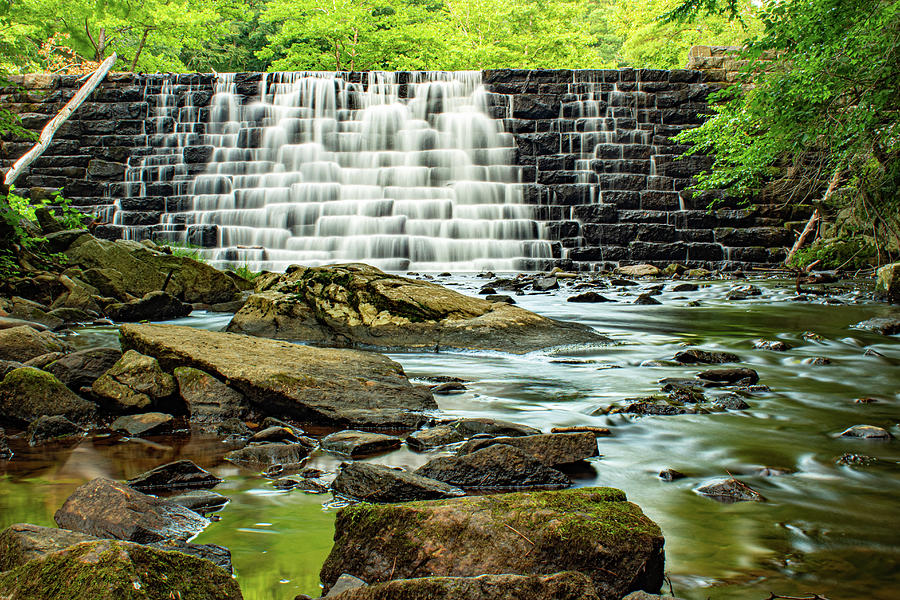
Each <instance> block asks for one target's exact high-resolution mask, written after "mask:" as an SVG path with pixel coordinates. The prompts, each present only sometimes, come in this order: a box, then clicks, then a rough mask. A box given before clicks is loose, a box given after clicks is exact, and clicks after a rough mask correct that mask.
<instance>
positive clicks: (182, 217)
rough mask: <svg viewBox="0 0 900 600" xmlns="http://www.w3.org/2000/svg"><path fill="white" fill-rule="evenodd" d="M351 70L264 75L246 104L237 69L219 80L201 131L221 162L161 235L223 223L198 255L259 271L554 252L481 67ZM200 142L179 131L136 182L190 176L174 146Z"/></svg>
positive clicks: (518, 265) (440, 266) (503, 259)
mask: <svg viewBox="0 0 900 600" xmlns="http://www.w3.org/2000/svg"><path fill="white" fill-rule="evenodd" d="M345 76H347V74H346V73H327V72H297V73H275V74H269V75H266V76H264V77H265V79H264V80H263V84H262V89H261V94H260V96H259V97H258V98H257V99H256V101H253V102H242V100H243V98H242V96H241V95H240V94H238V92H237V89H236V87H237V86H236V84H235V80H234V76H233V75H230V74H223V75H220V76H219V78H218V80H217V83H216V93H215V96H214V97H213V99H212V102H211V106H210V113H209V122H208V123H207V124H205V132H206V133H205V135H204V136H202V137H203V142H202V143H205V144H207V145H212V146H213V147H214V151H213V154H212V157H211V159H210V161H209V164H208V165H207V166H206V171H205V173H202V174H200V175H197V176H196V177H194V178H193V179H192V183H190V184H189V187H188V189H186V190H185V192H187V194H186V198H185V200H184V201H183V204H184V205H185V206H184V207H183V210H180V211H177V212H171V209H170V212H167V213H166V214H164V215H163V217H162V225H161V226H156V227H155V228H154V229H155V233H156V234H157V235H160V236H161V237H168V238H173V239H176V240H183V239H185V231H186V229H188V228H190V226H192V225H217V226H218V230H219V243H218V247H217V248H211V249H204V250H203V251H202V253H203V254H204V255H205V256H206V258H207V259H209V260H210V262H211V263H212V264H215V265H220V266H221V265H223V264H227V263H230V264H246V265H248V266H249V267H250V268H252V269H269V270H283V269H284V268H285V267H286V266H287V265H289V264H303V265H313V266H314V265H319V264H328V263H334V262H347V261H364V262H367V263H370V264H374V265H376V266H379V267H381V268H383V269H387V270H407V269H414V270H436V271H439V270H479V269H494V270H530V269H534V268H536V267H537V266H538V265H539V263H540V261H539V260H536V259H546V258H550V256H551V251H550V242H548V241H542V240H541V239H540V238H541V227H540V225H539V224H538V223H537V222H536V221H535V220H534V219H533V212H534V207H533V206H530V205H526V204H525V203H524V202H523V197H522V189H521V185H520V183H521V182H520V168H519V167H516V166H514V157H515V152H516V149H515V142H514V140H513V138H512V136H511V135H510V134H508V133H504V132H503V131H502V125H501V123H500V121H498V120H495V119H492V118H491V117H490V116H489V115H488V111H487V109H488V106H487V103H486V97H485V93H484V90H483V88H482V86H481V73H480V72H477V71H475V72H456V73H450V72H419V73H412V74H411V80H410V81H409V83H408V84H406V83H404V84H401V83H400V82H399V81H398V80H397V74H396V73H388V72H371V73H368V74H367V77H368V79H367V81H366V82H365V83H349V82H347V81H346V80H345V79H344V77H345ZM407 86H408V88H407ZM404 89H408V92H407V93H403V92H404ZM401 95H402V96H403V97H401ZM164 102H167V101H164ZM167 106H168V105H166V108H167ZM173 106H174V103H173ZM168 112H169V111H168V110H166V109H164V110H163V111H161V114H164V116H167V117H168V116H169V115H168ZM181 116H183V117H188V119H189V118H190V117H191V116H192V115H181ZM201 126H202V125H201ZM179 129H181V128H179ZM184 129H185V130H188V131H190V132H193V131H194V129H193V128H192V127H185V128H184ZM190 135H193V133H191V134H190ZM197 143H198V140H197V139H195V138H192V139H190V140H187V139H186V137H185V135H184V134H181V133H178V134H176V137H175V138H174V139H173V140H172V141H171V142H169V141H167V142H165V144H164V147H167V148H170V150H169V151H168V152H165V154H164V156H165V158H163V157H162V156H160V157H157V156H150V157H148V160H147V161H146V162H145V163H144V165H145V167H146V168H142V169H137V170H135V171H136V174H135V175H133V177H136V178H141V179H140V180H143V179H144V178H152V179H154V180H157V181H158V180H159V179H158V178H159V177H160V173H158V172H155V171H153V169H157V170H159V169H167V170H168V171H171V174H172V175H173V176H179V175H182V174H183V171H180V170H179V167H180V166H181V164H180V163H181V161H180V160H179V158H178V156H179V155H180V152H179V151H178V150H180V149H181V148H183V147H184V146H185V145H188V144H197ZM172 149H174V150H175V151H174V152H172ZM179 179H182V178H181V177H179ZM136 185H138V186H141V188H140V189H135V190H133V193H140V194H141V195H146V194H147V191H146V189H144V186H143V184H142V183H140V182H137V183H136Z"/></svg>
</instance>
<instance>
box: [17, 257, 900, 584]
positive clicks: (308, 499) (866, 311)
mask: <svg viewBox="0 0 900 600" xmlns="http://www.w3.org/2000/svg"><path fill="white" fill-rule="evenodd" d="M438 281H441V282H443V283H446V284H448V285H451V286H452V287H453V288H454V289H457V290H459V291H461V292H463V293H469V294H473V295H474V294H475V293H477V291H478V289H479V288H480V287H481V286H482V285H483V283H484V282H485V279H481V278H478V277H477V276H476V275H475V274H469V275H461V276H455V277H448V278H438ZM753 283H754V285H757V286H759V287H760V288H761V289H762V290H763V292H764V293H763V294H762V295H761V296H757V297H751V298H749V299H747V300H740V301H729V300H726V299H725V295H726V293H727V292H728V290H729V289H731V288H732V287H733V286H734V285H744V284H746V282H733V281H718V282H709V283H702V284H701V287H700V289H699V290H697V291H692V292H669V291H664V292H663V293H662V294H661V295H658V296H655V298H657V299H658V300H659V301H660V302H661V303H662V304H660V305H654V306H642V305H634V304H631V302H632V301H633V300H634V298H635V297H636V295H637V292H636V291H635V290H633V289H632V290H629V289H626V288H618V289H617V288H610V289H604V290H600V291H601V293H603V295H604V296H607V297H608V298H611V299H615V300H618V302H611V303H603V304H580V303H571V302H566V298H567V297H568V296H571V295H573V294H574V292H573V291H571V290H569V289H562V290H558V291H554V292H551V293H547V294H526V295H522V296H515V301H516V302H517V303H518V304H519V305H520V306H522V307H524V308H527V309H530V310H533V311H535V312H537V313H540V314H542V315H546V316H550V317H554V318H559V319H566V320H572V321H578V322H582V323H586V324H588V325H591V326H592V327H594V328H596V329H597V330H598V331H599V332H601V333H604V334H606V335H607V336H609V337H610V338H612V340H613V342H614V343H613V344H611V345H609V346H605V347H599V348H598V347H592V348H566V349H562V350H557V351H548V352H536V353H531V354H526V355H522V356H516V355H508V354H500V353H488V352H478V353H474V352H471V353H470V352H450V353H440V354H435V353H425V352H421V353H402V354H390V356H391V358H393V359H394V360H396V361H398V362H399V363H401V364H402V365H403V367H404V369H405V370H406V372H407V374H408V375H409V376H410V378H413V379H418V380H420V382H421V383H425V382H427V380H428V379H429V378H431V377H436V376H440V377H446V376H450V377H458V378H461V379H463V380H466V386H467V387H468V389H467V390H466V391H465V392H464V393H461V394H455V395H442V396H436V399H437V401H438V404H439V405H440V408H441V411H442V412H443V413H444V414H445V415H446V416H489V417H496V418H500V419H505V420H509V421H515V422H519V423H523V424H527V425H531V426H534V427H538V428H541V429H543V430H545V431H549V430H550V428H552V427H556V426H569V425H595V426H602V427H608V428H610V429H611V430H612V435H610V436H609V437H601V438H599V447H600V454H601V457H599V458H598V459H595V460H592V461H591V462H590V465H591V469H590V470H585V471H584V472H580V473H576V474H574V477H575V481H576V485H578V486H585V485H606V486H613V487H617V488H620V489H622V490H624V491H625V492H626V493H627V495H628V498H629V499H630V500H632V501H634V502H636V503H638V504H639V505H640V506H641V507H642V509H643V510H644V512H646V513H647V514H648V515H649V516H650V517H651V518H653V519H654V520H655V521H656V522H657V523H659V525H660V527H661V528H662V530H663V534H664V536H665V539H666V573H667V575H668V577H669V580H670V582H671V586H672V589H673V590H674V592H675V594H676V595H677V596H679V597H681V598H685V599H689V600H693V599H697V600H699V599H703V598H733V599H738V600H744V599H746V600H761V599H763V598H766V597H767V596H768V594H769V593H770V592H774V593H776V594H781V595H810V594H816V593H817V594H820V595H822V596H827V597H828V598H831V599H832V600H835V599H838V598H841V599H848V598H867V599H883V600H888V599H893V598H896V597H897V596H896V594H897V592H896V590H897V589H898V588H900V521H898V518H897V514H898V508H900V500H898V498H900V442H898V441H897V440H896V439H895V440H892V441H887V442H884V441H882V442H877V441H867V440H852V439H845V438H837V434H839V433H840V432H841V431H843V430H844V429H846V428H847V427H850V426H852V425H856V424H870V425H877V426H880V427H883V428H885V429H887V430H888V431H890V432H891V433H892V434H893V435H894V436H895V437H900V427H898V422H900V410H898V406H900V336H882V335H879V334H874V333H870V332H867V331H862V330H857V329H854V328H852V325H853V324H855V323H857V322H859V321H862V320H865V319H869V318H872V317H877V316H894V317H896V316H898V314H900V309H898V308H896V307H890V306H888V305H885V304H878V303H874V302H871V301H869V300H867V297H868V296H869V294H866V293H865V292H860V291H858V289H857V287H856V286H855V285H852V284H850V283H848V284H847V285H846V286H845V291H843V292H839V293H837V294H835V295H832V296H829V298H830V299H828V300H826V299H825V298H820V297H816V296H811V297H810V298H809V301H796V300H794V299H793V297H794V296H796V291H795V290H794V289H793V286H794V283H793V282H792V281H779V280H758V281H753ZM667 287H671V286H667ZM229 318H230V316H229V315H221V314H211V313H204V312H196V313H194V314H193V315H191V316H190V317H187V318H185V319H179V320H178V321H173V322H174V323H179V324H187V325H192V326H196V327H203V328H212V329H220V328H222V327H224V326H225V324H227V322H228V320H229ZM807 332H811V333H813V334H815V335H809V333H807ZM757 339H766V340H781V341H784V342H786V343H787V344H788V345H790V346H791V347H792V348H791V349H790V350H788V351H781V352H779V351H772V350H759V349H755V348H754V344H753V343H754V340H757ZM73 341H74V343H75V344H76V345H79V346H88V345H97V344H98V343H101V344H109V345H114V344H116V343H117V341H116V331H115V329H114V328H111V327H107V328H105V327H99V328H85V329H82V330H79V331H78V332H76V335H75V336H74V340H73ZM687 345H696V346H698V347H702V348H703V349H709V350H725V351H729V352H733V353H735V354H737V355H739V356H740V358H741V364H742V366H748V367H751V368H753V369H755V370H756V371H758V372H759V376H760V384H762V385H764V386H767V387H768V391H764V390H757V391H754V392H753V393H752V394H750V395H748V396H747V397H746V398H745V400H746V402H747V403H748V404H749V405H750V408H749V409H747V410H744V411H727V412H718V413H710V414H687V415H673V416H627V415H609V414H604V413H605V411H604V409H605V408H607V407H609V406H610V405H611V404H614V403H621V401H622V400H624V399H625V398H631V397H640V396H647V395H651V394H654V393H659V389H660V384H659V383H658V381H659V380H660V379H663V378H666V377H692V376H693V375H694V373H696V372H697V371H698V370H700V369H698V368H697V367H695V366H690V365H687V366H678V365H675V364H672V363H667V362H666V361H668V360H669V359H671V358H672V356H674V354H675V353H676V352H678V351H679V350H682V349H683V348H684V347H685V346H687ZM867 351H869V352H868V353H867ZM817 357H824V358H827V359H829V360H830V364H824V365H819V364H811V363H812V359H815V358H817ZM248 358H252V357H248ZM860 398H871V399H873V400H874V401H873V402H865V403H861V402H856V400H857V399H860ZM10 433H15V432H12V431H11V432H10ZM13 442H14V443H13V445H14V450H15V451H16V455H15V457H14V458H13V460H12V461H9V462H0V527H6V526H7V525H9V524H11V523H15V522H31V523H35V524H39V525H53V513H54V511H55V510H56V509H57V508H58V507H59V506H60V505H61V504H62V503H63V501H64V500H65V498H66V497H67V496H68V495H69V494H70V493H71V492H72V490H73V489H74V488H75V487H77V486H78V485H80V484H82V483H84V482H85V481H88V480H90V479H92V478H94V477H98V476H105V477H110V478H114V479H124V478H128V477H131V476H134V475H136V474H137V473H140V472H142V471H144V470H146V469H149V468H152V467H154V466H157V465H159V464H162V463H165V462H169V461H172V460H176V459H179V458H190V459H191V460H194V461H195V462H196V463H197V464H199V465H200V466H202V467H204V468H207V469H209V470H210V471H212V472H213V473H215V474H216V475H218V476H219V477H223V478H224V479H225V482H224V483H223V484H221V485H219V486H218V487H217V488H216V491H217V492H219V493H222V494H224V495H226V496H228V498H229V499H230V502H229V504H228V505H227V506H226V507H225V509H224V510H223V511H221V512H220V513H218V516H219V517H220V518H219V520H217V521H215V522H213V523H212V524H211V525H210V526H209V527H208V528H207V529H206V530H205V531H204V532H203V533H202V534H200V536H199V537H198V538H197V539H196V540H195V541H196V542H199V543H215V544H221V545H223V546H227V547H228V548H230V550H231V552H232V555H233V560H234V565H235V570H236V574H237V578H238V581H239V583H240V585H241V588H242V590H243V593H244V597H245V598H247V599H248V600H269V599H273V600H274V599H278V600H289V599H291V598H293V597H294V596H295V595H296V594H298V593H306V594H309V595H311V596H313V597H315V596H317V595H318V593H319V590H320V588H319V585H318V571H319V567H320V566H321V564H322V562H323V560H324V558H325V556H326V555H327V554H328V552H329V550H330V547H331V542H332V534H333V526H332V525H333V520H334V513H335V510H336V508H335V506H334V505H333V504H331V500H332V498H331V496H330V495H308V494H305V493H303V492H301V491H289V492H282V491H277V490H275V488H274V487H272V486H271V484H270V483H269V481H270V480H268V479H266V478H265V477H262V476H260V475H259V474H257V473H254V472H250V471H245V470H242V469H239V468H238V467H235V466H234V465H232V464H230V463H228V462H225V461H223V459H222V456H223V455H224V454H225V453H226V452H227V451H228V450H229V449H230V447H229V446H228V445H227V444H225V443H223V442H222V441H220V440H217V439H213V438H203V437H193V438H191V437H187V436H169V437H159V438H151V439H146V440H140V439H133V440H130V441H125V442H123V441H121V440H119V439H118V438H117V437H107V436H95V437H91V438H85V439H83V440H82V441H80V442H79V443H77V445H74V446H72V445H70V446H64V447H60V446H52V447H47V448H32V449H29V448H28V447H27V445H23V444H22V442H21V441H20V440H13ZM845 453H853V454H863V455H867V456H869V457H872V458H874V459H877V460H876V461H875V462H874V464H871V465H869V466H840V465H838V464H837V463H836V462H835V459H836V457H839V456H841V455H843V454H845ZM433 456H434V454H429V453H415V452H411V451H409V450H406V449H405V448H404V449H402V450H398V451H396V452H393V453H390V454H385V455H381V456H377V457H374V458H370V459H367V460H369V461H371V462H378V463H383V464H390V465H399V466H407V467H413V468H414V467H416V466H419V465H421V464H424V463H425V462H427V461H428V460H429V459H430V458H432V457H433ZM339 463H340V459H338V458H337V457H334V456H331V455H328V454H327V453H321V452H318V453H315V454H314V455H313V456H312V458H311V459H310V462H309V463H308V464H309V466H313V467H318V468H322V469H326V470H329V469H330V470H333V469H334V468H335V467H336V466H337V465H338V464H339ZM764 467H768V468H770V473H771V469H777V470H779V471H785V472H786V473H784V474H779V475H774V476H773V475H771V474H769V475H764V474H760V473H759V470H760V469H762V468H764ZM664 468H673V469H677V470H678V471H682V472H683V473H685V474H686V475H687V477H685V478H684V479H680V480H677V481H674V482H665V481H663V480H661V479H660V478H659V477H658V476H657V475H658V473H659V471H660V470H661V469H664ZM729 474H733V475H735V476H737V477H738V478H739V479H740V480H742V481H743V482H745V483H746V484H748V485H750V486H751V487H753V488H754V489H755V490H757V491H758V492H759V493H761V494H762V495H763V496H764V497H765V498H766V499H767V501H766V502H741V503H735V504H722V503H719V502H716V501H714V500H711V499H709V498H706V497H703V496H700V495H698V494H696V493H695V492H694V491H693V489H694V488H696V487H698V486H699V485H701V484H703V483H705V482H707V481H709V480H712V479H715V478H718V477H726V476H728V475H729ZM667 589H668V584H667Z"/></svg>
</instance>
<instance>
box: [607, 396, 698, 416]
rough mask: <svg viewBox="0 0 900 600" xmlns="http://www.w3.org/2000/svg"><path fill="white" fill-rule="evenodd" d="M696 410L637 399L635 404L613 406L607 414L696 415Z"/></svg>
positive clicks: (668, 403) (673, 403)
mask: <svg viewBox="0 0 900 600" xmlns="http://www.w3.org/2000/svg"><path fill="white" fill-rule="evenodd" d="M696 412H697V411H696V409H693V408H687V407H684V406H680V405H679V404H677V403H675V402H671V403H670V402H662V401H657V400H656V399H654V398H652V397H651V398H648V399H638V400H637V401H636V402H629V403H628V404H624V405H622V406H614V407H612V408H611V409H610V411H609V414H612V415H618V414H624V415H654V416H669V415H689V414H694V413H696Z"/></svg>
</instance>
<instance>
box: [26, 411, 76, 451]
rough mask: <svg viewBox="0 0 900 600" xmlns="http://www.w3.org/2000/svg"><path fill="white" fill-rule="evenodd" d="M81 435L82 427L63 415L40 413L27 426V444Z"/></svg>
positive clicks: (37, 443)
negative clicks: (49, 415)
mask: <svg viewBox="0 0 900 600" xmlns="http://www.w3.org/2000/svg"><path fill="white" fill-rule="evenodd" d="M81 435H84V429H82V428H81V427H80V426H79V425H76V424H75V423H73V422H72V421H70V420H68V419H67V418H65V417H64V416H62V415H54V416H52V417H48V416H46V415H42V416H41V417H39V418H38V419H37V420H35V421H33V422H32V423H31V425H29V426H28V445H29V446H38V445H40V444H46V443H47V442H54V441H59V440H62V439H65V438H71V437H75V436H81Z"/></svg>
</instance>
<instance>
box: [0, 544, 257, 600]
mask: <svg viewBox="0 0 900 600" xmlns="http://www.w3.org/2000/svg"><path fill="white" fill-rule="evenodd" d="M0 597H3V598H16V599H18V600H43V599H49V598H66V599H67V600H119V599H122V598H134V599H137V598H146V599H148V600H149V599H162V598H185V599H187V598H191V599H193V600H240V599H241V598H242V597H243V596H241V591H240V588H239V587H238V584H237V581H236V580H235V579H233V578H232V576H231V574H230V573H229V572H227V571H225V570H224V569H222V568H221V567H219V566H216V565H215V564H213V563H212V562H210V561H208V560H202V559H199V558H196V557H194V556H188V555H186V554H184V553H181V552H168V551H164V550H159V549H156V548H152V547H148V546H143V545H140V544H132V543H130V542H123V541H116V540H98V541H94V542H83V543H80V544H76V545H74V546H70V547H68V548H66V549H64V550H61V551H58V552H54V553H50V554H47V555H45V556H42V557H39V558H36V559H35V560H32V561H30V562H28V563H26V564H24V565H22V566H19V567H16V568H15V569H12V570H11V571H7V572H5V573H0Z"/></svg>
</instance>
